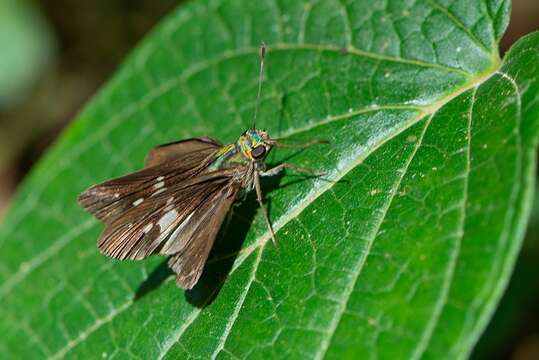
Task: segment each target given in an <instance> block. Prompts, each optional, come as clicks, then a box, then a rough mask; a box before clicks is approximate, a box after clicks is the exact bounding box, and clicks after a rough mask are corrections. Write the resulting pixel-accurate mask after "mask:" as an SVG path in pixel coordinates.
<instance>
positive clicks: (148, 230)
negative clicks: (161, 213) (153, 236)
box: [142, 223, 153, 234]
mask: <svg viewBox="0 0 539 360" xmlns="http://www.w3.org/2000/svg"><path fill="white" fill-rule="evenodd" d="M151 229H153V223H149V224H148V225H146V227H145V228H144V229H143V230H142V231H144V233H145V234H147V233H149V232H150V230H151Z"/></svg>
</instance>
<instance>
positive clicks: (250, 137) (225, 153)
mask: <svg viewBox="0 0 539 360" xmlns="http://www.w3.org/2000/svg"><path fill="white" fill-rule="evenodd" d="M268 140H269V137H268V133H267V132H266V131H265V130H259V129H249V130H246V131H245V132H244V133H243V134H241V136H240V137H239V139H238V140H237V141H236V142H235V143H231V144H228V145H225V146H223V147H222V148H221V149H219V150H218V151H217V152H216V153H215V155H214V156H213V159H212V161H211V164H210V166H209V167H208V170H209V171H214V170H219V169H222V168H226V167H229V166H238V165H240V166H241V165H243V166H249V165H250V164H254V163H261V162H263V161H264V159H265V158H266V156H267V154H268V153H269V151H270V150H271V145H270V144H269V142H268Z"/></svg>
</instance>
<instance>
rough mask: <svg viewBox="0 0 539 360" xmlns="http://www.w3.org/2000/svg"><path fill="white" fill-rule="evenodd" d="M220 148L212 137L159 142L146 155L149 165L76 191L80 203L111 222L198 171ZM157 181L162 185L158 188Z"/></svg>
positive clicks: (97, 215) (103, 219)
mask: <svg viewBox="0 0 539 360" xmlns="http://www.w3.org/2000/svg"><path fill="white" fill-rule="evenodd" d="M219 148H220V145H219V144H218V143H217V142H214V141H213V140H211V139H188V140H184V141H180V142H177V143H173V144H169V145H163V146H159V147H157V148H155V149H153V150H152V151H151V152H150V154H149V156H148V159H147V161H146V162H147V165H150V166H147V167H146V168H145V169H143V170H140V171H137V172H135V173H132V174H129V175H126V176H122V177H119V178H116V179H112V180H109V181H105V182H103V183H101V184H97V185H94V186H92V187H91V188H89V189H88V190H86V191H85V192H83V193H82V194H80V195H79V204H80V205H81V206H82V207H83V208H84V209H86V210H87V211H89V212H90V213H92V214H94V215H95V216H96V217H97V218H98V219H100V220H102V221H104V222H105V223H111V222H112V221H114V220H115V219H116V218H118V217H119V216H121V215H122V214H123V213H124V212H125V211H127V210H129V209H131V208H133V207H135V206H136V204H138V203H139V202H140V201H141V200H142V201H144V200H145V199H148V198H149V197H151V196H152V195H153V194H155V193H156V191H162V189H166V188H167V187H168V186H171V185H173V184H174V183H179V182H182V181H185V180H187V179H190V178H192V177H194V176H197V175H198V174H200V173H201V172H202V171H204V170H205V168H206V167H207V165H208V162H209V161H210V160H211V156H212V155H213V154H214V153H215V152H216V151H217V150H218V149H219ZM195 150H196V151H195ZM160 185H163V186H162V189H160V188H157V187H159V186H160Z"/></svg>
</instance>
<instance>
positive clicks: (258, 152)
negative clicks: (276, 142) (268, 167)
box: [251, 145, 266, 159]
mask: <svg viewBox="0 0 539 360" xmlns="http://www.w3.org/2000/svg"><path fill="white" fill-rule="evenodd" d="M265 154H266V147H265V146H264V145H259V146H257V147H255V148H254V149H253V150H252V151H251V156H252V157H253V158H254V159H260V158H262V157H264V155H265Z"/></svg>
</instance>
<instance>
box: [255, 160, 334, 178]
mask: <svg viewBox="0 0 539 360" xmlns="http://www.w3.org/2000/svg"><path fill="white" fill-rule="evenodd" d="M284 169H289V170H292V171H295V172H298V173H302V174H306V175H311V176H322V175H326V172H324V171H318V170H313V169H307V168H304V167H301V166H297V165H294V164H288V163H283V164H280V165H277V166H275V167H274V168H271V169H269V170H266V171H261V172H260V176H275V175H277V174H279V173H280V172H281V171H283V170H284Z"/></svg>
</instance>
